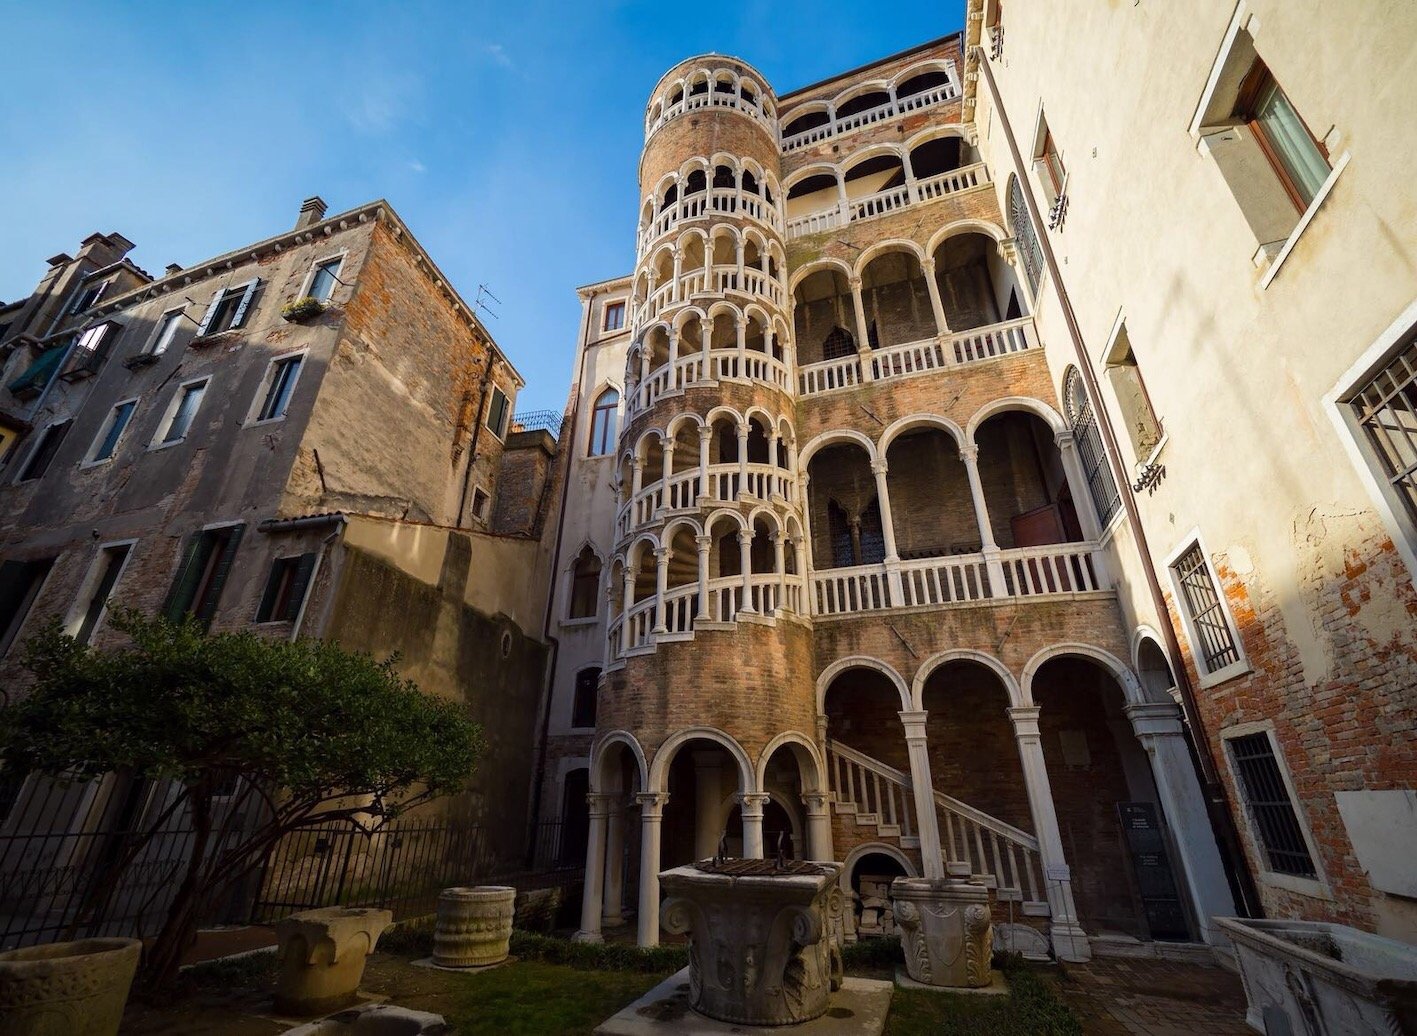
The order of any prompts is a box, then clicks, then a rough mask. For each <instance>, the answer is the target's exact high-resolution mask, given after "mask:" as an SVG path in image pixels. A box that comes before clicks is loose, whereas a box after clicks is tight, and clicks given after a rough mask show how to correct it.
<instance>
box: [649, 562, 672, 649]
mask: <svg viewBox="0 0 1417 1036" xmlns="http://www.w3.org/2000/svg"><path fill="white" fill-rule="evenodd" d="M673 554H674V552H673V551H672V550H670V549H669V548H668V547H656V548H655V550H654V560H655V573H654V632H655V633H668V632H669V628H668V627H667V626H666V625H665V624H664V622H665V616H664V595H665V594H667V593H668V592H669V559H670V558H671V557H672V556H673Z"/></svg>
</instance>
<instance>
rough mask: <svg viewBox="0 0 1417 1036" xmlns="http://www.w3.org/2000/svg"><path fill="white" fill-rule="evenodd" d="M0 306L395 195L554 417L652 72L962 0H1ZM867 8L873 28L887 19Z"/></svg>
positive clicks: (614, 240) (793, 55) (799, 59)
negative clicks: (71, 278) (301, 216)
mask: <svg viewBox="0 0 1417 1036" xmlns="http://www.w3.org/2000/svg"><path fill="white" fill-rule="evenodd" d="M0 10H4V11H5V25H6V37H7V40H8V41H9V42H10V44H11V46H9V47H7V48H6V49H7V51H8V53H7V55H6V60H5V63H4V65H3V70H0V97H3V98H4V100H3V103H0V138H3V139H4V140H5V141H6V156H5V161H4V162H0V204H3V206H4V209H3V211H4V212H5V216H4V222H3V225H0V299H5V300H9V299H13V298H15V297H17V296H19V295H22V294H26V293H28V292H29V290H30V289H31V288H32V287H33V285H34V283H35V282H36V281H37V280H38V278H39V276H40V275H41V274H42V273H43V271H44V259H45V258H46V257H48V256H50V255H53V254H55V253H56V252H61V251H64V252H72V251H73V250H74V249H75V248H76V247H77V245H78V242H79V241H80V239H82V238H83V237H85V236H86V235H88V234H89V233H92V232H94V231H105V232H106V231H114V230H116V231H119V232H121V233H123V234H124V235H126V236H127V237H128V238H130V239H131V240H133V241H136V242H137V248H136V249H135V251H134V252H133V255H132V257H133V259H134V261H136V262H137V263H138V264H139V265H140V266H142V267H144V268H145V269H147V270H149V271H153V272H160V271H161V270H162V268H163V267H164V266H165V265H166V264H167V263H169V262H177V263H181V264H183V265H188V264H191V263H194V262H197V261H199V260H201V259H204V258H207V257H209V256H212V255H216V254H219V253H221V252H224V251H227V250H229V249H231V248H236V247H240V246H241V245H242V244H245V243H247V242H249V241H255V240H259V239H261V238H263V237H267V236H269V235H271V234H274V233H278V232H279V231H281V230H284V229H286V228H287V227H288V226H290V225H292V224H293V223H294V220H295V215H296V210H297V209H298V207H299V205H300V201H301V199H302V198H304V197H306V196H307V195H311V194H319V195H321V196H322V197H323V198H324V199H325V200H326V201H327V202H328V203H329V205H330V211H331V212H337V211H341V210H343V209H347V208H352V207H353V206H355V205H358V204H360V203H362V202H365V201H369V200H371V199H373V198H377V197H384V198H387V199H389V201H390V202H392V203H393V205H394V207H395V208H396V209H397V210H398V212H399V214H400V215H401V216H402V217H403V218H404V220H405V221H406V222H407V223H408V225H409V227H410V229H411V230H412V231H413V232H414V234H416V235H417V236H418V238H419V240H420V241H422V242H423V244H424V246H425V247H426V248H427V249H428V251H429V253H430V254H431V255H432V256H433V258H434V259H435V260H436V261H437V263H438V264H439V266H441V267H442V269H443V270H444V271H445V272H446V274H447V275H448V277H449V278H450V279H451V281H452V282H453V284H454V285H456V286H457V288H458V289H459V290H460V291H461V292H462V294H463V296H464V297H465V298H467V299H468V301H469V302H471V301H472V299H473V297H474V296H475V295H476V293H477V286H478V284H479V283H486V284H487V285H488V286H489V287H490V288H491V290H492V291H493V292H494V293H495V294H496V295H497V297H498V298H500V299H501V304H500V305H494V307H493V308H494V309H495V310H496V312H497V318H496V319H491V318H488V319H487V321H486V322H487V324H488V327H489V328H490V329H491V331H492V333H493V334H494V335H495V336H496V338H497V340H498V342H499V343H500V344H501V345H502V347H503V348H504V349H505V350H506V351H507V353H508V355H509V356H510V357H511V358H512V360H513V362H514V363H516V365H517V366H518V368H519V369H520V370H521V372H522V374H523V375H524V376H525V378H526V380H527V388H526V389H525V391H524V392H523V393H522V395H521V398H520V399H519V400H518V409H519V410H531V409H539V408H543V407H549V408H554V409H558V410H559V409H560V408H561V407H562V405H563V404H564V402H565V394H566V389H567V386H568V384H569V379H570V374H571V371H570V361H571V357H572V355H573V352H574V349H575V337H576V332H577V323H578V319H579V305H578V303H577V300H576V295H575V291H574V289H575V287H576V286H577V285H580V284H585V283H589V282H592V281H596V280H601V279H604V278H607V277H611V276H614V275H616V274H619V273H624V272H628V271H629V269H630V267H631V265H632V264H633V262H634V220H635V201H636V184H635V174H636V162H637V160H638V156H639V148H640V145H641V144H642V143H643V122H642V120H643V113H644V105H645V103H646V101H647V99H648V94H649V91H650V89H651V87H653V85H654V83H655V81H656V80H657V79H658V78H659V76H660V74H661V73H663V72H664V71H665V70H666V69H667V68H668V67H669V66H671V65H673V64H675V63H677V62H678V61H680V60H682V59H683V58H685V57H689V56H691V55H693V54H696V53H701V52H704V51H718V52H721V53H729V54H734V55H737V56H739V57H742V58H744V59H745V60H747V61H749V62H751V63H752V64H754V65H755V66H757V67H758V68H759V69H761V70H762V72H763V73H764V75H766V76H767V78H768V80H769V81H770V82H771V83H772V85H773V87H774V88H775V89H776V90H778V91H779V92H785V91H788V90H791V89H795V88H796V87H799V86H803V85H806V84H807V83H811V82H815V81H816V80H818V79H822V78H825V77H827V76H829V75H832V74H834V73H836V72H839V71H842V70H845V69H847V68H851V67H854V66H856V65H860V64H864V63H866V62H868V61H872V60H875V59H876V58H878V57H883V56H885V55H887V54H890V53H893V52H895V51H898V50H903V49H905V48H907V47H910V46H913V45H914V44H916V43H921V42H924V41H925V40H928V39H932V38H934V37H937V36H941V35H944V34H945V33H947V32H951V31H953V30H955V29H956V28H958V26H959V22H960V20H961V19H962V16H963V10H964V3H963V0H957V2H947V3H940V2H938V0H935V2H931V3H916V2H912V0H896V2H894V3H892V4H891V5H890V7H889V8H888V9H883V8H881V7H879V6H878V5H875V4H863V3H856V4H831V3H821V2H817V3H796V2H786V3H783V2H779V3H772V4H767V3H761V2H758V3H754V2H744V3H740V4H736V5H735V4H723V3H717V4H699V3H692V2H690V3H682V2H680V3H659V4H651V3H621V4H604V5H589V4H587V5H570V4H557V3H541V2H538V0H524V2H513V3H500V4H483V3H475V4H431V3H406V4H398V5H393V4H388V5H380V4H369V3H359V2H355V3H340V4H335V3H318V4H314V3H310V4H293V3H285V4H274V3H272V4H267V3H247V4H242V5H232V6H225V5H223V7H222V8H221V9H220V11H218V8H217V7H216V6H215V5H209V4H205V3H196V4H177V5H173V4H161V5H159V4H157V3H145V4H138V3H109V4H104V5H101V6H100V5H77V6H76V5H67V4H45V5H43V6H41V5H39V4H35V3H28V4H23V5H22V4H19V3H10V4H0ZM883 15H884V16H883Z"/></svg>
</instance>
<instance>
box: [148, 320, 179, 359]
mask: <svg viewBox="0 0 1417 1036" xmlns="http://www.w3.org/2000/svg"><path fill="white" fill-rule="evenodd" d="M181 327H182V310H180V309H170V310H168V311H167V312H166V313H164V314H163V315H162V316H160V317H158V321H157V327H156V328H154V329H153V336H152V338H151V339H150V340H149V341H148V344H147V346H146V347H145V348H144V349H143V352H144V353H146V354H148V355H149V356H161V355H162V354H163V353H165V352H167V350H168V347H169V346H170V345H172V340H173V339H174V338H176V337H177V332H178V331H179V330H180V329H181Z"/></svg>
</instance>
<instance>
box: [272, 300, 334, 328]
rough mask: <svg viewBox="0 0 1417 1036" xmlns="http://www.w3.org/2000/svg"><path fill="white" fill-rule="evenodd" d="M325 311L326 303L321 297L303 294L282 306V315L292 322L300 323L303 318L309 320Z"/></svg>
mask: <svg viewBox="0 0 1417 1036" xmlns="http://www.w3.org/2000/svg"><path fill="white" fill-rule="evenodd" d="M324 311H325V304H324V303H323V302H321V301H320V300H319V299H317V298H314V297H313V296H310V295H302V296H301V297H300V298H298V299H292V300H291V301H290V302H287V303H286V304H285V305H284V306H282V307H281V310H280V315H281V316H282V317H284V318H285V319H286V320H289V321H290V322H291V323H295V324H298V323H300V322H301V321H302V320H309V319H310V318H311V317H317V316H319V315H320V314H321V313H323V312H324Z"/></svg>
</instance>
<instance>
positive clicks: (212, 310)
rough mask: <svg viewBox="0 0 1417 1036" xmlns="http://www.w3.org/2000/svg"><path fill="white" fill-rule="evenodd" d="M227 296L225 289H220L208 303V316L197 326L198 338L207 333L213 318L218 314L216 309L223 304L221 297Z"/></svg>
mask: <svg viewBox="0 0 1417 1036" xmlns="http://www.w3.org/2000/svg"><path fill="white" fill-rule="evenodd" d="M224 294H226V289H225V288H218V289H217V290H216V294H215V295H213V296H212V300H211V302H209V303H207V312H206V315H205V316H203V317H202V322H201V323H200V324H199V325H197V337H198V338H201V337H202V335H204V334H206V333H207V328H208V327H210V326H211V323H212V317H213V316H214V315H215V314H216V308H217V306H218V305H219V304H220V303H221V297H222V296H223V295H224Z"/></svg>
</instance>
